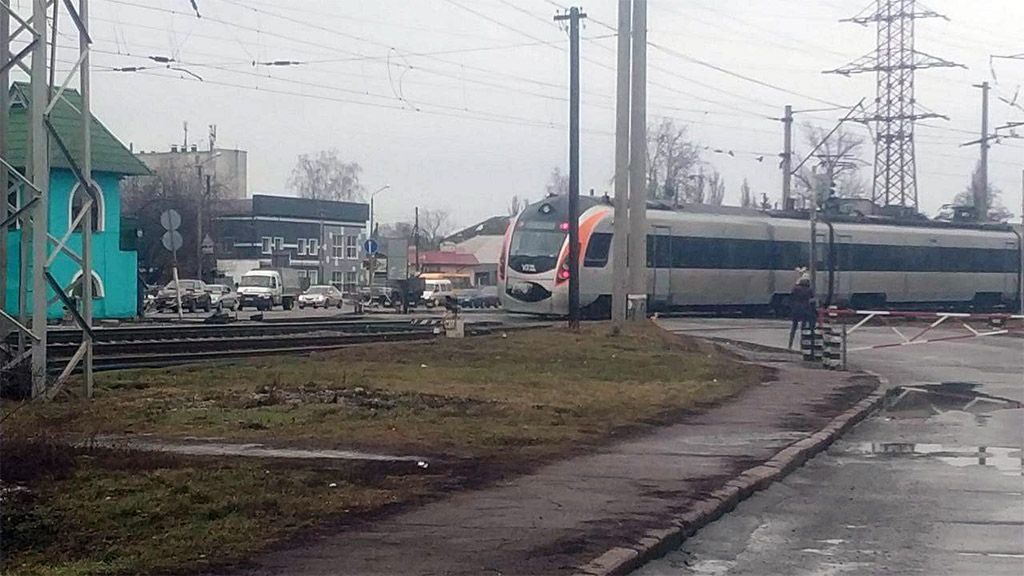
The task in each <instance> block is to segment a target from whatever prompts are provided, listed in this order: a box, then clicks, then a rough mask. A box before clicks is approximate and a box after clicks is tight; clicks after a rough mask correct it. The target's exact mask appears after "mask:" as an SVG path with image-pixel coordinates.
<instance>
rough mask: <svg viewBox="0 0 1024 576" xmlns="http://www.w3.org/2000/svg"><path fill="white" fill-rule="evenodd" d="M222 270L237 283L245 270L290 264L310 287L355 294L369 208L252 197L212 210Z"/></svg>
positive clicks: (258, 196) (365, 205) (313, 201)
mask: <svg viewBox="0 0 1024 576" xmlns="http://www.w3.org/2000/svg"><path fill="white" fill-rule="evenodd" d="M213 210H214V213H215V216H214V217H213V240H214V254H215V257H216V261H217V270H218V272H219V273H220V274H221V275H223V276H225V277H228V278H230V279H231V281H235V282H237V281H238V279H239V278H241V276H242V275H243V274H245V273H246V272H248V271H250V270H253V269H255V268H259V267H260V266H261V265H263V266H269V265H271V263H272V262H288V263H289V266H290V267H292V268H296V269H298V271H299V276H300V277H301V278H306V279H308V281H309V283H310V284H333V285H335V286H337V287H339V288H341V289H342V290H344V291H347V292H355V290H356V286H357V284H358V283H359V272H360V262H361V259H362V244H363V239H364V237H365V233H366V223H367V220H368V219H369V213H370V208H369V205H367V204H365V203H362V202H335V201H330V200H310V199H306V198H294V197H288V196H269V195H263V194H254V195H253V197H252V198H249V199H242V200H226V201H221V202H218V203H216V204H215V205H214V207H213Z"/></svg>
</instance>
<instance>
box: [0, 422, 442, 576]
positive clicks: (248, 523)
mask: <svg viewBox="0 0 1024 576" xmlns="http://www.w3.org/2000/svg"><path fill="white" fill-rule="evenodd" d="M40 455H42V459H40ZM3 464H4V469H3V482H0V506H2V510H0V539H2V540H0V541H2V542H3V564H2V570H0V571H2V573H3V574H9V575H11V576H36V575H38V576H42V575H60V576H78V575H86V574H88V575H101V574H102V575H115V574H159V573H195V572H196V571H201V570H204V569H209V568H214V567H216V566H218V565H223V564H225V563H232V562H237V561H239V560H242V559H245V558H247V557H249V556H251V555H252V554H254V553H256V552H258V551H259V550H261V549H263V548H265V547H266V546H267V545H268V544H270V543H272V542H275V541H278V540H280V539H282V538H286V537H288V536H290V535H292V534H295V533H296V532H298V531H300V530H303V529H309V528H313V527H315V526H316V525H317V524H318V523H321V522H325V521H338V520H339V519H341V520H343V519H344V518H346V517H351V516H355V515H360V514H365V513H368V512H372V511H374V510H379V509H380V508H382V507H384V506H387V505H390V504H397V503H401V502H406V501H409V500H412V499H415V498H417V497H420V496H422V495H424V494H427V493H428V492H430V491H431V490H433V489H434V488H433V486H434V484H435V483H437V482H439V481H441V480H443V478H440V477H438V476H436V475H428V474H427V473H426V472H424V473H421V474H417V473H415V472H411V471H406V472H403V473H396V474H392V473H390V472H389V471H388V470H386V469H385V470H367V469H366V468H364V467H363V466H360V465H349V466H343V467H337V468H329V469H328V468H320V467H316V466H315V465H309V464H299V465H296V464H295V463H292V462H289V463H282V462H256V461H250V460H241V459H225V460H217V461H214V460H208V459H194V458H193V459H189V458H182V457H177V456H171V455H167V454H159V453H141V452H134V451H125V450H111V449H90V448H72V447H70V446H69V445H67V444H66V443H63V442H58V441H55V440H52V439H40V438H39V437H33V438H17V439H11V438H5V442H4V463H3Z"/></svg>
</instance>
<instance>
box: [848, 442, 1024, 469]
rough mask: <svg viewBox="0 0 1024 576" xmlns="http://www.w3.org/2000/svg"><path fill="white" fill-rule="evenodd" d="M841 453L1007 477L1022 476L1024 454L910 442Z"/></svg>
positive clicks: (869, 445) (1001, 448)
mask: <svg viewBox="0 0 1024 576" xmlns="http://www.w3.org/2000/svg"><path fill="white" fill-rule="evenodd" d="M844 452H846V453H849V454H863V455H867V456H894V457H902V456H907V457H911V458H913V457H922V458H930V459H934V460H938V461H939V462H943V463H945V464H949V465H950V466H956V467H957V468H966V467H968V466H986V467H992V468H995V469H996V470H998V471H999V472H1001V473H1003V474H1005V475H1007V476H1024V450H1021V449H1020V448H1009V447H1005V446H973V447H964V446H944V445H942V444H921V443H913V442H881V443H879V442H861V443H858V444H851V445H850V446H849V447H848V448H847V449H846V450H844Z"/></svg>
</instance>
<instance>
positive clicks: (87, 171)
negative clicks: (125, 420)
mask: <svg viewBox="0 0 1024 576" xmlns="http://www.w3.org/2000/svg"><path fill="white" fill-rule="evenodd" d="M78 14H79V17H80V19H81V26H82V29H81V30H80V31H79V34H78V49H79V52H80V54H82V66H81V68H80V69H79V71H78V78H79V86H80V88H81V92H82V134H81V136H82V160H81V162H82V174H84V175H85V177H86V179H88V181H89V185H90V186H92V181H93V179H92V97H91V96H90V90H91V86H90V82H91V81H92V78H91V76H90V74H89V60H90V57H89V39H88V33H89V0H79V1H78ZM53 27H54V30H56V29H57V23H56V21H55V22H54V23H53ZM55 49H56V47H55ZM98 208H99V209H100V210H102V209H103V208H104V206H99V207H98ZM92 215H93V210H92V209H90V210H89V213H88V214H86V216H85V218H83V219H82V318H84V319H85V324H86V326H89V327H90V328H91V327H92V296H93V294H92V232H93V229H94V228H95V225H96V222H95V221H94V219H93V216H92ZM82 345H83V346H85V356H84V357H83V359H82V360H83V366H82V386H83V387H84V393H85V397H86V398H92V392H93V374H92V362H93V342H92V337H91V336H89V332H88V331H87V330H83V331H82Z"/></svg>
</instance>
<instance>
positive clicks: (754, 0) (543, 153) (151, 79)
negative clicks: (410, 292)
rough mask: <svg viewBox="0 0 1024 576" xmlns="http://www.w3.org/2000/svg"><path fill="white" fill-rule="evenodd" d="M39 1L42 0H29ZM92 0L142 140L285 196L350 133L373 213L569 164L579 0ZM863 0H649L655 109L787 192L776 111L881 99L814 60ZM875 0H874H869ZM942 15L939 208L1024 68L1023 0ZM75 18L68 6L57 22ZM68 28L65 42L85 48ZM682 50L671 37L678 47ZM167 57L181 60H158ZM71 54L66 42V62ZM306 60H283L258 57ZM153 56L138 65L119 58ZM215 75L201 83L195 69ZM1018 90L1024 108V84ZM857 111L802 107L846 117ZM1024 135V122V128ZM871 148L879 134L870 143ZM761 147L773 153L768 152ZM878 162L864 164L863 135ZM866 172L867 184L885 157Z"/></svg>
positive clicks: (609, 138) (845, 35)
mask: <svg viewBox="0 0 1024 576" xmlns="http://www.w3.org/2000/svg"><path fill="white" fill-rule="evenodd" d="M19 1H20V3H21V4H22V5H23V6H22V8H23V9H27V8H26V6H27V5H28V4H29V2H28V1H27V0H15V4H17V3H19ZM196 3H197V4H198V6H199V10H200V12H201V14H202V18H196V16H195V14H194V13H193V12H192V9H191V6H190V3H189V0H94V1H93V2H92V3H91V5H92V28H93V37H94V38H95V40H96V47H95V55H94V59H93V64H94V66H95V69H96V72H95V73H94V95H93V102H94V109H95V112H96V114H97V115H98V116H99V117H100V118H101V119H102V120H103V122H105V123H106V125H107V126H108V127H110V128H111V129H112V130H113V131H114V133H115V134H117V135H118V136H119V137H120V138H121V139H123V140H124V141H125V142H130V143H132V144H133V145H134V147H135V149H136V150H147V151H149V150H166V149H168V147H169V146H170V145H171V144H172V143H180V142H181V141H182V138H183V133H182V132H183V131H182V122H184V121H187V122H188V123H189V126H190V134H191V136H190V140H192V141H198V142H199V143H200V144H201V145H202V144H204V143H205V141H206V131H207V129H206V127H207V126H208V125H209V124H216V125H217V126H218V145H220V146H224V147H233V148H240V149H244V150H247V151H248V152H249V187H250V190H251V192H253V193H268V194H291V192H290V190H289V189H288V176H289V173H290V171H291V168H292V166H293V165H294V163H295V159H296V156H297V155H299V154H302V153H315V152H316V151H318V150H322V149H327V148H337V149H338V150H339V152H340V154H341V155H342V156H343V157H344V158H346V159H351V160H354V161H357V162H359V164H361V165H362V167H363V169H364V173H363V182H364V184H365V186H366V187H367V188H368V189H370V190H374V189H377V188H379V187H381V186H383V185H384V184H388V185H390V186H391V189H390V190H388V191H386V192H384V193H382V194H380V195H379V196H378V197H377V202H378V204H377V205H378V214H379V219H380V220H383V221H389V220H396V219H406V218H411V215H412V209H413V208H412V207H413V206H414V205H420V206H423V207H434V208H446V209H448V210H449V211H450V212H451V213H452V215H453V217H454V219H455V221H456V222H457V223H458V224H470V223H473V222H475V221H477V220H480V219H483V218H485V217H488V216H491V215H494V214H499V213H503V212H505V211H506V209H507V208H506V206H507V204H508V201H509V199H510V198H511V197H512V196H513V195H519V196H520V197H527V198H530V199H537V198H539V197H540V196H541V195H542V194H543V190H544V184H545V182H546V180H547V178H548V174H549V172H550V171H551V169H552V167H554V166H559V167H564V166H565V165H566V164H567V161H566V155H567V144H566V129H565V124H566V122H567V115H568V112H567V109H568V105H567V101H566V92H567V89H566V85H567V81H566V79H567V74H568V62H567V46H568V41H567V35H566V33H565V32H564V31H562V30H560V29H559V28H558V27H557V26H556V25H555V23H553V22H552V21H551V18H552V16H553V15H554V13H555V11H556V10H558V6H559V5H562V6H564V2H563V1H562V0H559V1H557V2H553V1H548V0H404V1H402V0H290V1H289V2H270V1H269V0H196ZM867 4H868V2H867V1H865V0H827V1H826V0H813V1H812V0H803V1H801V0H651V2H650V13H649V20H650V22H649V24H650V26H649V27H650V33H649V34H650V36H649V40H650V41H651V42H652V43H653V44H657V45H658V46H660V47H664V48H665V49H666V50H662V49H659V48H655V47H652V48H651V49H650V56H649V58H650V63H649V64H650V70H649V80H650V84H651V85H650V88H649V101H650V104H649V108H650V118H651V120H652V121H655V120H657V119H658V118H660V117H670V118H673V119H675V120H676V121H677V123H680V124H684V125H686V126H688V127H689V129H690V133H691V134H692V137H693V139H694V140H696V141H697V142H699V143H701V144H703V145H707V146H709V147H710V148H712V149H716V148H717V149H720V150H723V151H724V150H732V151H733V153H734V156H729V155H727V154H724V153H718V154H716V153H714V152H712V151H707V152H705V155H704V160H706V161H707V162H708V163H709V164H710V165H712V166H714V167H715V168H716V169H718V170H719V171H720V172H722V173H723V174H724V175H725V178H726V184H727V190H728V191H727V196H726V201H727V202H730V203H736V202H737V201H738V198H739V186H740V183H741V181H742V180H743V178H748V179H749V181H750V183H751V186H752V187H753V189H754V192H755V193H756V194H757V195H758V196H760V194H761V193H762V192H767V193H768V195H769V196H770V197H771V198H773V199H777V198H778V195H779V190H780V188H781V174H780V172H779V169H778V162H777V160H778V159H777V156H776V155H777V154H778V153H779V152H780V149H781V146H782V127H781V124H780V123H779V122H778V121H775V120H773V119H772V118H774V117H778V116H780V115H781V113H782V108H783V106H784V105H785V104H792V105H793V106H794V107H795V108H796V109H797V110H801V109H820V108H827V107H829V106H828V105H827V104H823V102H830V103H838V104H845V105H852V104H854V103H856V102H857V101H858V100H859V99H860V98H861V97H865V96H866V97H868V101H870V100H871V99H872V98H873V97H874V77H873V75H870V74H865V75H860V76H854V77H850V78H845V77H842V76H836V75H823V74H822V73H821V72H822V71H823V70H826V69H832V68H836V67H839V66H841V65H844V64H846V63H847V62H849V61H851V60H854V59H856V58H858V57H860V56H863V55H864V54H867V53H869V52H871V51H872V50H873V48H874V42H875V30H874V27H861V26H858V25H855V24H849V23H839V22H838V20H839V19H840V18H844V17H849V16H853V15H855V14H857V13H859V12H861V11H862V10H863V9H864V8H865V6H866V5H867ZM871 5H872V6H873V5H874V2H873V1H872V2H871ZM927 5H928V7H929V8H932V9H934V10H936V11H938V12H942V13H944V14H945V15H947V16H948V17H949V18H950V21H948V22H947V21H945V20H941V19H927V20H919V21H918V22H917V48H918V49H919V50H921V51H924V52H927V53H929V54H933V55H936V56H939V57H942V58H946V59H950V60H953V61H955V62H958V63H960V64H963V65H965V66H966V67H967V68H966V69H962V68H950V69H935V70H924V71H919V72H918V73H917V99H918V101H919V102H920V103H921V104H922V105H924V106H925V107H927V109H930V110H933V111H935V112H938V113H942V114H945V115H948V116H949V118H950V120H949V121H943V120H929V121H928V122H926V124H928V126H919V128H918V134H917V162H918V182H919V194H920V199H921V207H922V209H923V210H925V211H926V212H928V213H934V212H935V211H936V210H937V209H938V207H939V206H940V205H941V204H943V203H945V202H948V201H949V199H951V198H952V196H953V195H955V194H956V193H957V192H959V191H960V190H962V189H963V188H964V187H965V186H966V184H967V182H968V179H969V174H970V171H971V169H972V168H973V166H974V163H975V162H976V160H977V155H978V149H977V147H966V148H965V147H960V144H961V143H962V142H965V141H967V140H971V139H974V138H976V137H977V134H978V131H979V130H980V108H981V103H980V102H981V100H980V91H979V90H978V89H976V88H972V87H971V85H972V84H974V83H978V82H981V81H984V80H988V81H989V82H991V83H993V85H994V91H993V100H992V105H991V111H992V112H991V115H992V125H993V126H998V125H1001V124H1003V123H1005V122H1007V121H1020V120H1024V111H1022V110H1021V109H1019V108H1017V109H1015V108H1013V107H1011V106H1010V105H1008V104H1005V103H1003V102H1000V101H999V100H997V99H996V97H1000V96H1001V97H1004V98H1007V99H1010V98H1012V97H1013V95H1014V93H1015V91H1016V90H1017V88H1018V86H1019V85H1020V84H1022V83H1024V60H995V61H994V63H993V64H992V66H990V58H989V57H990V55H992V54H1019V53H1022V52H1024V2H1022V1H1021V0H971V1H969V2H968V1H964V0H931V1H930V2H928V3H927ZM582 7H583V8H584V9H585V11H586V12H587V13H588V14H589V15H590V18H591V20H590V22H589V23H588V24H587V26H586V29H585V30H584V36H585V37H586V38H587V40H586V41H585V42H584V43H583V45H582V52H583V57H584V59H585V61H584V63H583V69H582V83H583V91H584V95H583V116H582V126H583V130H584V134H583V146H582V187H583V189H584V190H588V189H590V188H594V189H596V190H597V192H598V193H599V194H600V193H603V192H604V191H606V190H609V189H610V184H609V181H610V179H611V176H612V172H613V165H612V157H613V146H614V139H613V130H614V86H615V84H614V81H615V73H614V64H615V52H614V49H615V39H614V36H612V31H611V30H610V29H609V27H607V25H614V23H615V21H616V12H615V11H616V2H615V1H614V0H590V1H589V2H587V3H585V4H582ZM70 28H71V25H70V23H69V22H68V21H64V22H63V23H62V26H61V32H62V33H66V32H69V31H70ZM72 42H73V40H72V38H71V37H70V36H65V37H64V40H63V43H65V44H66V45H71V43H72ZM669 52H672V53H669ZM149 56H167V57H173V58H174V59H175V60H177V61H178V66H179V67H180V68H183V69H185V70H187V71H179V70H168V69H160V68H159V65H158V64H156V63H155V62H153V61H151V60H149V59H148V57H149ZM683 56H685V57H692V58H695V59H699V60H703V61H706V62H708V63H711V64H713V65H715V66H719V67H721V68H724V69H727V70H729V71H732V72H735V73H738V74H740V75H745V76H749V77H751V78H754V79H758V80H761V81H764V82H766V83H769V84H772V85H775V86H778V87H780V88H782V89H784V90H788V91H790V93H787V92H784V91H782V90H779V89H773V88H768V87H765V86H762V85H759V84H756V83H753V82H750V81H747V80H743V79H740V78H737V77H735V76H731V75H728V74H726V73H723V72H721V71H718V70H714V69H712V68H710V67H707V66H702V65H699V64H695V63H693V62H692V61H689V60H687V59H685V58H684V57H683ZM74 57H75V54H74V53H73V52H72V51H71V50H65V51H64V52H62V53H61V57H60V60H62V61H64V66H65V67H67V66H68V65H69V64H70V63H71V62H72V61H73V59H74ZM279 60H288V61H296V62H302V64H299V65H294V66H289V67H267V66H260V65H256V66H254V65H253V63H254V61H255V62H266V61H279ZM126 66H152V67H153V68H151V69H149V70H144V71H140V72H131V73H128V72H115V71H111V70H110V69H111V68H114V67H126ZM193 74H194V75H196V76H198V77H201V78H202V81H200V80H198V79H197V78H196V77H195V76H193ZM1019 102H1020V103H1022V104H1021V105H1024V94H1022V96H1021V98H1020V99H1019ZM841 115H842V112H836V111H824V112H810V113H805V114H800V115H798V121H799V122H803V121H807V122H813V123H816V124H819V125H821V126H826V127H827V126H831V125H832V123H834V121H835V120H836V119H837V118H838V117H839V116H841ZM1022 133H1024V130H1022ZM869 148H870V147H869ZM762 155H763V156H764V159H763V160H762V161H760V162H759V161H758V160H757V158H758V157H759V156H762ZM865 159H866V160H869V161H870V160H871V151H870V149H869V150H868V153H867V154H866V158H865ZM1022 169H1024V140H1016V141H1013V140H1008V141H1006V142H1005V143H1003V144H999V145H996V146H994V147H993V149H992V152H991V169H990V170H991V178H992V181H993V184H994V185H995V186H996V187H997V188H1000V189H1002V190H1003V191H1004V194H1003V202H1004V204H1006V205H1007V206H1008V207H1009V208H1010V210H1011V212H1014V213H1015V214H1017V213H1019V212H1020V204H1021V170H1022ZM864 176H865V178H866V179H868V180H870V168H867V169H865V172H864Z"/></svg>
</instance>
